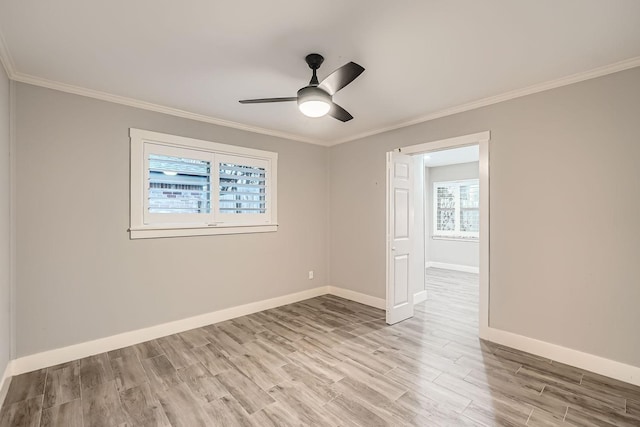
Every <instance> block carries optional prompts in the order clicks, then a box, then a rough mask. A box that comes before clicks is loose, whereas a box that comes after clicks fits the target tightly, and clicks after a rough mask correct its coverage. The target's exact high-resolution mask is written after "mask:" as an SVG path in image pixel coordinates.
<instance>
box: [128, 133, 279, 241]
mask: <svg viewBox="0 0 640 427" xmlns="http://www.w3.org/2000/svg"><path fill="white" fill-rule="evenodd" d="M130 137H131V228H130V232H131V238H133V239H135V238H149V237H174V236H196V235H208V234H232V233H256V232H268V231H276V229H277V220H276V212H277V209H276V188H277V182H276V177H277V160H278V155H277V153H272V152H268V151H262V150H254V149H249V148H244V147H236V146H231V145H224V144H218V143H213V142H208V141H200V140H196V139H190V138H183V137H179V136H174V135H167V134H162V133H157V132H150V131H144V130H139V129H130Z"/></svg>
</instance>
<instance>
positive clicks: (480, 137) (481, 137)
mask: <svg viewBox="0 0 640 427" xmlns="http://www.w3.org/2000/svg"><path fill="white" fill-rule="evenodd" d="M490 140H491V132H490V131H484V132H478V133H474V134H469V135H463V136H457V137H454V138H447V139H441V140H437V141H431V142H424V143H420V144H416V145H410V146H407V147H402V148H400V151H401V152H402V153H403V154H409V155H416V154H426V153H429V152H433V151H442V150H447V149H450V148H459V147H465V146H469V145H478V147H479V152H480V153H479V159H478V160H479V180H480V242H479V244H480V248H479V249H480V260H479V261H480V262H479V278H480V287H479V292H480V295H479V315H480V319H479V324H478V325H479V328H478V335H479V336H480V338H484V339H486V338H487V337H488V332H489V331H488V330H489V295H490V294H489V289H490V286H489V278H490V276H489V268H490V262H489V261H490V247H491V246H490V233H489V224H490V222H489V215H490V212H489V206H490V203H489V200H490V194H489V190H490V189H489V141H490Z"/></svg>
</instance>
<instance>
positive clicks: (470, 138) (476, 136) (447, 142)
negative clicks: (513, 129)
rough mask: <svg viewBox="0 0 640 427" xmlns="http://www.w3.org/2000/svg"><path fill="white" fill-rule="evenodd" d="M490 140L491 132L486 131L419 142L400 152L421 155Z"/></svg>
mask: <svg viewBox="0 0 640 427" xmlns="http://www.w3.org/2000/svg"><path fill="white" fill-rule="evenodd" d="M490 139H491V132H489V131H488V130H486V131H483V132H477V133H471V134H468V135H460V136H454V137H452V138H446V139H440V140H438V141H430V142H421V143H419V144H415V145H409V146H407V147H402V148H401V151H402V152H403V153H404V154H423V153H428V152H431V151H442V150H448V149H450V148H458V147H465V146H467V145H477V144H478V143H480V142H488V141H489V140H490ZM478 161H480V158H478Z"/></svg>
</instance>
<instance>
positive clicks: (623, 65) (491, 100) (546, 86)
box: [330, 56, 640, 146]
mask: <svg viewBox="0 0 640 427" xmlns="http://www.w3.org/2000/svg"><path fill="white" fill-rule="evenodd" d="M639 66H640V56H636V57H635V58H629V59H625V60H624V61H620V62H615V63H613V64H609V65H605V66H603V67H598V68H594V69H592V70H588V71H583V72H580V73H576V74H571V75H569V76H565V77H561V78H559V79H555V80H549V81H546V82H542V83H537V84H534V85H531V86H527V87H525V88H522V89H516V90H512V91H509V92H505V93H502V94H500V95H494V96H490V97H487V98H482V99H479V100H477V101H471V102H469V103H466V104H462V105H457V106H454V107H450V108H445V109H443V110H439V111H435V112H433V113H429V114H427V115H425V116H421V117H418V118H416V119H413V120H409V121H406V122H401V123H397V124H395V125H391V126H387V127H383V128H379V129H376V130H372V131H368V132H363V133H360V134H357V135H354V136H350V137H347V138H342V139H338V140H335V141H333V142H332V143H331V144H330V146H333V145H338V144H343V143H345V142H349V141H355V140H357V139H362V138H366V137H368V136H373V135H378V134H381V133H384V132H388V131H391V130H396V129H401V128H404V127H408V126H412V125H417V124H419V123H424V122H428V121H430V120H434V119H439V118H441V117H446V116H451V115H453V114H458V113H462V112H465V111H470V110H475V109H476V108H481V107H486V106H488V105H493V104H497V103H500V102H504V101H509V100H511V99H515V98H520V97H523V96H527V95H532V94H534V93H538V92H544V91H546V90H550V89H556V88H559V87H562V86H567V85H570V84H573V83H578V82H581V81H585V80H590V79H595V78H596V77H602V76H606V75H607V74H613V73H617V72H619V71H624V70H628V69H630V68H635V67H639Z"/></svg>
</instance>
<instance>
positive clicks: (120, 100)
mask: <svg viewBox="0 0 640 427" xmlns="http://www.w3.org/2000/svg"><path fill="white" fill-rule="evenodd" d="M10 78H11V79H12V80H15V81H17V82H22V83H27V84H30V85H34V86H40V87H45V88H48V89H54V90H59V91H61V92H66V93H72V94H74V95H80V96H86V97H87V98H93V99H99V100H101V101H107V102H113V103H114V104H120V105H126V106H128V107H134V108H140V109H142V110H147V111H155V112H156V113H162V114H168V115H170V116H175V117H182V118H184V119H190V120H196V121H198V122H204V123H210V124H214V125H218V126H225V127H228V128H233V129H240V130H244V131H247V132H253V133H259V134H262V135H269V136H275V137H278V138H285V139H290V140H293V141H299V142H306V143H308V144H316V145H324V146H328V145H329V143H328V142H327V141H322V140H318V139H314V138H307V137H304V136H300V135H295V134H291V133H288V132H282V131H278V130H273V129H266V128H261V127H258V126H251V125H245V124H242V123H238V122H233V121H231V120H224V119H218V118H216V117H212V116H207V115H205V114H199V113H193V112H191V111H186V110H180V109H178V108H173V107H167V106H164V105H160V104H154V103H151V102H146V101H141V100H138V99H134V98H128V97H126V96H120V95H113V94H110V93H107V92H101V91H97V90H93V89H87V88H84V87H80V86H74V85H70V84H67V83H61V82H56V81H53V80H48V79H43V78H41V77H36V76H31V75H29V74H24V73H21V72H14V73H12V75H11V77H10Z"/></svg>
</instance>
